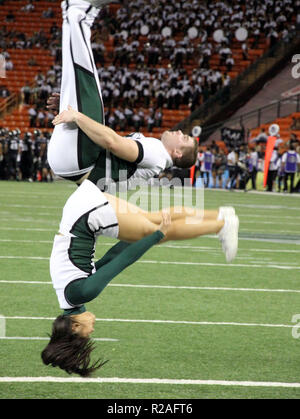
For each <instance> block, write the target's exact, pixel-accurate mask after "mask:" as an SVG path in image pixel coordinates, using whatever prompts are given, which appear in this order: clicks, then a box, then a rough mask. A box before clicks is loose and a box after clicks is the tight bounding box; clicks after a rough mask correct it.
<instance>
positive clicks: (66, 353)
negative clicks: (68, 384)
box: [41, 315, 107, 377]
mask: <svg viewBox="0 0 300 419" xmlns="http://www.w3.org/2000/svg"><path fill="white" fill-rule="evenodd" d="M93 349H94V345H93V342H92V341H91V339H90V338H89V337H81V336H79V335H78V334H75V333H73V331H72V319H71V318H70V316H63V315H61V316H58V317H57V318H56V319H55V320H54V322H53V326H52V334H51V336H50V342H49V343H48V345H47V346H46V348H45V349H44V350H43V351H42V353H41V357H42V360H43V362H44V364H46V365H49V364H51V365H52V367H60V368H61V369H63V370H65V371H66V372H67V373H68V374H72V373H75V374H79V375H80V376H81V377H89V376H90V375H91V374H92V373H93V372H94V371H96V370H97V369H99V368H101V367H102V366H103V365H104V364H105V363H106V362H107V361H101V360H100V359H99V360H97V361H96V362H94V363H93V364H91V365H90V366H89V364H90V355H91V352H92V351H93Z"/></svg>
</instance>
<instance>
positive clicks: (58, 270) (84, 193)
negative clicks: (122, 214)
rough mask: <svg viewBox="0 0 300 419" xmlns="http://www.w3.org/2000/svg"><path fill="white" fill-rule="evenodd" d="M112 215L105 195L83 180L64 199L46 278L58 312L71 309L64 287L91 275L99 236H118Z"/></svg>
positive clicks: (113, 213) (93, 270) (114, 214)
mask: <svg viewBox="0 0 300 419" xmlns="http://www.w3.org/2000/svg"><path fill="white" fill-rule="evenodd" d="M118 232H119V228H118V220H117V217H116V213H115V211H114V210H113V208H112V207H111V205H110V204H109V202H108V201H107V199H106V197H105V195H104V194H103V193H102V192H101V191H100V190H99V189H98V188H97V186H96V185H94V184H93V183H92V182H90V181H89V180H85V181H84V182H83V183H82V184H81V185H80V186H79V188H78V189H76V191H75V192H74V193H73V194H72V195H71V196H70V197H69V199H68V200H67V202H66V204H65V206H64V209H63V215H62V219H61V223H60V226H59V233H60V234H62V235H56V236H55V238H54V243H53V248H52V253H51V257H50V275H51V279H52V283H53V287H54V289H55V291H56V294H57V298H58V301H59V305H60V308H61V309H70V308H73V306H72V305H71V304H70V303H69V302H68V301H67V300H66V297H65V292H64V291H65V288H66V286H67V285H68V284H69V283H70V282H72V281H74V280H76V279H80V278H86V277H88V276H89V275H91V274H92V273H94V272H95V264H94V262H93V260H92V259H93V256H94V252H95V243H96V240H97V237H98V236H100V235H104V236H108V237H114V238H116V237H117V236H118Z"/></svg>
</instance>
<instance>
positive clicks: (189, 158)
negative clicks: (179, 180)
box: [174, 138, 198, 169]
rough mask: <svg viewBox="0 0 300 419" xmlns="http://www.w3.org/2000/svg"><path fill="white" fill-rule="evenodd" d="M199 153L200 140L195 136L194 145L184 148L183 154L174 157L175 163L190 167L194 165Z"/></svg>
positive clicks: (184, 167)
mask: <svg viewBox="0 0 300 419" xmlns="http://www.w3.org/2000/svg"><path fill="white" fill-rule="evenodd" d="M197 154H198V141H197V140H196V138H194V146H193V147H189V146H185V147H183V148H182V156H181V157H178V158H175V159H174V165H175V166H177V167H180V168H181V169H188V168H189V167H192V166H194V164H195V163H196V160H197Z"/></svg>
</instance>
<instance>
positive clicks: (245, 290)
mask: <svg viewBox="0 0 300 419" xmlns="http://www.w3.org/2000/svg"><path fill="white" fill-rule="evenodd" d="M0 284H17V285H20V284H29V285H52V282H51V281H25V280H21V281H14V280H11V281H10V280H5V279H3V280H0ZM108 287H120V288H152V289H168V290H169V289H174V290H199V291H241V292H282V293H300V290H292V289H281V288H278V289H277V288H237V287H211V286H210V287H209V286H196V285H195V286H193V285H190V286H189V285H180V286H178V285H151V284H118V283H112V284H108Z"/></svg>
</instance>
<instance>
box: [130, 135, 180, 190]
mask: <svg viewBox="0 0 300 419" xmlns="http://www.w3.org/2000/svg"><path fill="white" fill-rule="evenodd" d="M130 138H132V139H133V140H136V141H138V142H139V143H140V144H141V145H142V149H143V156H142V159H141V161H140V162H139V163H138V164H137V169H136V171H135V172H134V173H133V175H132V176H131V177H130V178H129V180H128V183H129V187H130V184H132V181H134V180H135V179H144V180H148V179H151V178H153V177H154V176H156V175H159V173H161V172H162V171H163V170H165V169H168V168H170V167H172V166H173V161H172V159H171V156H170V154H169V153H168V152H167V150H166V148H165V146H164V145H163V143H162V142H161V141H160V140H158V139H157V138H153V137H145V136H144V135H143V134H141V133H140V132H135V133H134V134H132V135H131V137H130Z"/></svg>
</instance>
